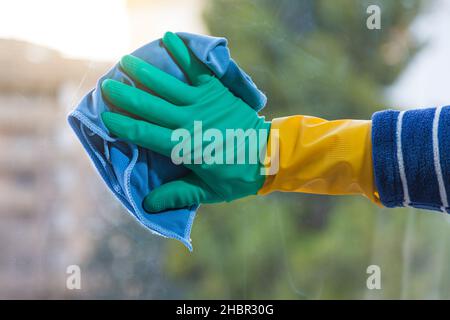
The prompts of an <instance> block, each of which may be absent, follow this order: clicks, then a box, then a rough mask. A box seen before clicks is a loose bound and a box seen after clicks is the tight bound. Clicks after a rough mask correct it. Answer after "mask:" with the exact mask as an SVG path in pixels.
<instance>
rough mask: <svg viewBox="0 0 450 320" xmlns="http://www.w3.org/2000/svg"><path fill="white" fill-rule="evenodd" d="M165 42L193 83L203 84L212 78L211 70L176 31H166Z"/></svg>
mask: <svg viewBox="0 0 450 320" xmlns="http://www.w3.org/2000/svg"><path fill="white" fill-rule="evenodd" d="M163 43H164V46H165V47H166V48H167V50H168V51H169V53H170V54H171V55H172V57H173V58H174V60H175V61H176V62H177V63H178V65H179V66H180V68H181V69H183V71H184V73H185V74H186V76H187V77H188V78H189V80H190V81H191V83H192V84H193V85H195V86H197V85H201V84H203V83H206V82H207V81H209V80H210V79H211V71H210V70H209V69H208V68H207V67H206V66H205V65H204V64H203V63H201V62H200V61H199V60H198V59H197V57H195V56H194V54H193V53H192V52H191V50H189V48H188V47H187V46H186V45H185V43H184V42H183V40H181V38H180V37H178V36H177V35H176V34H175V33H173V32H166V34H165V35H164V37H163Z"/></svg>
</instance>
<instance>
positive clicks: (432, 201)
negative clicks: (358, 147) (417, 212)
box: [372, 107, 450, 212]
mask: <svg viewBox="0 0 450 320" xmlns="http://www.w3.org/2000/svg"><path fill="white" fill-rule="evenodd" d="M372 145H373V152H372V154H373V162H374V175H375V183H376V186H377V190H378V193H379V195H380V199H381V202H382V203H383V205H385V206H386V207H404V206H411V207H416V208H421V209H430V210H438V211H442V212H448V211H449V204H448V199H449V197H450V194H449V192H450V107H439V108H426V109H414V110H407V111H394V110H386V111H381V112H377V113H375V114H374V115H373V117H372Z"/></svg>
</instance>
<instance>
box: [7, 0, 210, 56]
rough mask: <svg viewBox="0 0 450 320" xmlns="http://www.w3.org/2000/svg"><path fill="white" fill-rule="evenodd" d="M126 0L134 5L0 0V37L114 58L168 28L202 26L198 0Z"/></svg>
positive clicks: (119, 0)
mask: <svg viewBox="0 0 450 320" xmlns="http://www.w3.org/2000/svg"><path fill="white" fill-rule="evenodd" d="M129 3H131V4H132V6H134V8H135V9H136V10H134V11H133V10H131V11H130V10H129V9H130V7H129V6H128V7H127V1H125V0H63V1H61V0H38V1H35V0H0V38H14V39H20V40H26V41H30V42H33V43H36V44H40V45H44V46H47V47H50V48H54V49H57V50H58V51H61V52H62V53H63V54H64V55H65V56H68V57H77V58H84V59H89V60H108V61H114V60H117V59H118V58H120V57H121V56H122V55H124V54H126V53H128V52H129V51H131V50H133V49H136V48H137V47H138V46H140V45H143V44H144V43H146V42H148V40H149V39H155V38H160V37H161V36H162V35H163V33H164V31H167V30H171V31H182V30H189V31H191V32H204V29H203V24H202V23H201V19H200V14H201V10H200V9H201V7H200V5H201V0H189V1H186V0H150V1H139V0H132V1H129ZM130 13H131V17H132V19H131V20H132V21H130ZM137 28H139V29H137ZM136 30H139V32H133V31H136ZM137 34H139V36H140V37H136V35H137Z"/></svg>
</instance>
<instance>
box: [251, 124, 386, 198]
mask: <svg viewBox="0 0 450 320" xmlns="http://www.w3.org/2000/svg"><path fill="white" fill-rule="evenodd" d="M371 124H372V122H371V121H369V120H335V121H327V120H324V119H320V118H316V117H309V116H300V115H299V116H291V117H284V118H278V119H274V120H273V121H272V125H271V130H274V129H277V130H278V131H279V138H278V139H279V142H278V152H279V167H278V172H277V173H276V174H274V175H269V176H268V177H267V178H266V181H265V183H264V185H263V187H262V188H261V189H260V190H259V191H258V194H267V193H270V192H272V191H289V192H304V193H315V194H329V195H350V194H363V195H365V196H366V197H368V198H369V199H371V200H372V201H374V202H376V203H380V201H379V198H378V193H377V192H376V187H375V183H374V178H373V165H372V142H371ZM271 139H272V137H271V138H269V142H268V149H267V154H266V158H270V155H271V154H272V153H273V151H272V150H271V149H272V148H273V146H272V141H271ZM269 165H270V164H268V166H269Z"/></svg>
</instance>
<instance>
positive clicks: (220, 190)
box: [102, 33, 270, 212]
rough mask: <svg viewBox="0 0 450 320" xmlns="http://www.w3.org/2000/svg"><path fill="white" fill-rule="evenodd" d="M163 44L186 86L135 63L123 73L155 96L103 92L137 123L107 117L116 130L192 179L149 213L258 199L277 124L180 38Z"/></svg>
mask: <svg viewBox="0 0 450 320" xmlns="http://www.w3.org/2000/svg"><path fill="white" fill-rule="evenodd" d="M163 43H164V45H165V47H166V49H167V50H168V51H169V53H170V54H171V55H172V57H173V58H174V60H175V61H176V63H177V64H178V65H179V66H180V68H181V69H182V70H183V72H184V73H185V75H186V77H187V78H188V81H189V84H187V83H184V82H182V81H180V80H178V79H176V78H174V77H172V76H171V75H169V74H167V73H165V72H163V71H161V70H159V69H157V68H156V67H154V66H152V65H150V64H148V63H146V62H144V61H143V60H141V59H138V58H136V57H134V56H130V55H128V56H125V57H123V58H122V60H121V62H120V64H121V67H122V69H123V70H124V71H125V72H126V73H127V74H128V75H129V76H130V77H131V78H133V79H134V80H136V81H137V82H138V83H140V84H141V85H142V86H143V87H145V88H146V89H147V90H148V91H144V90H141V89H138V88H135V87H131V86H128V85H126V84H124V83H121V82H118V81H115V80H110V79H108V80H105V81H104V82H103V83H102V91H103V94H104V96H105V97H106V99H107V100H108V101H109V102H110V103H112V104H114V105H115V106H116V107H118V108H120V109H122V110H125V111H127V112H128V113H131V114H133V115H136V116H137V117H139V118H140V119H139V120H138V119H135V118H131V117H128V116H125V115H122V114H118V113H113V112H104V113H103V114H102V119H103V121H104V123H105V125H106V127H107V128H108V130H109V131H110V132H111V133H113V134H114V135H116V136H117V137H119V138H122V139H126V140H129V141H132V142H133V143H135V144H137V145H139V146H142V147H144V148H148V149H151V150H153V151H155V152H158V153H160V154H162V155H165V156H167V157H171V159H172V161H173V162H174V163H176V164H182V165H184V166H186V167H187V168H188V169H190V170H191V171H192V172H191V173H190V174H188V175H187V176H185V177H183V178H182V179H179V180H176V181H171V182H168V183H166V184H163V185H161V186H159V187H158V188H155V189H154V190H153V191H152V192H151V193H150V194H149V195H147V197H146V198H145V200H144V208H145V209H146V210H147V211H149V212H158V211H162V210H166V209H173V208H181V207H186V206H190V205H194V204H198V203H214V202H222V201H232V200H234V199H238V198H242V197H245V196H248V195H252V194H256V193H257V191H258V190H259V189H260V188H261V187H262V185H263V184H264V181H265V175H264V166H263V163H262V161H261V159H262V160H264V155H265V147H266V144H267V140H268V137H269V130H270V123H269V122H266V121H264V118H263V117H260V116H258V114H257V113H256V112H255V111H254V110H253V109H252V108H251V107H250V106H248V105H247V104H246V103H245V102H243V101H242V100H241V99H239V98H237V97H236V96H234V95H233V94H232V93H231V92H230V91H229V90H228V89H227V88H226V87H225V86H224V85H223V84H222V83H221V82H220V80H219V79H217V78H216V77H215V76H214V75H212V74H211V72H210V71H209V70H208V69H207V68H206V67H205V66H204V65H203V64H202V63H200V62H199V61H198V60H197V59H196V58H195V56H194V55H193V54H192V53H191V52H190V51H189V49H188V48H187V47H186V45H185V44H184V43H183V41H182V40H181V39H180V38H179V37H178V36H177V35H175V34H174V33H166V34H165V36H164V38H163Z"/></svg>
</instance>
